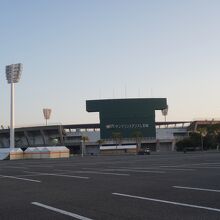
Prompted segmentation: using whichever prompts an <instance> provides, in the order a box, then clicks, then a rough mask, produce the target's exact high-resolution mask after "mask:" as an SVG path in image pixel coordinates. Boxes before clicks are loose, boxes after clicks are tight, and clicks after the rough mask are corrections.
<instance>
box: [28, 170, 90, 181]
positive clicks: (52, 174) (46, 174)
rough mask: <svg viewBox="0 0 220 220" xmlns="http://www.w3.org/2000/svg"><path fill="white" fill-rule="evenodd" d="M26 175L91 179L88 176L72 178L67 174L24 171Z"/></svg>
mask: <svg viewBox="0 0 220 220" xmlns="http://www.w3.org/2000/svg"><path fill="white" fill-rule="evenodd" d="M24 172H25V173H33V174H40V175H42V176H43V175H45V176H60V177H69V178H78V179H89V177H87V176H71V175H65V174H57V173H40V172H31V171H24Z"/></svg>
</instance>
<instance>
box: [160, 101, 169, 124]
mask: <svg viewBox="0 0 220 220" xmlns="http://www.w3.org/2000/svg"><path fill="white" fill-rule="evenodd" d="M161 111H162V115H163V116H164V117H165V122H166V121H167V120H166V117H167V114H168V105H167V107H166V108H165V109H163V110H161Z"/></svg>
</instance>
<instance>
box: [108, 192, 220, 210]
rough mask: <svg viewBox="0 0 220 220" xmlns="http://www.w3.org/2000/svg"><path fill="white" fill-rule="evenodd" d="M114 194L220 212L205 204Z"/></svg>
mask: <svg viewBox="0 0 220 220" xmlns="http://www.w3.org/2000/svg"><path fill="white" fill-rule="evenodd" d="M112 194H113V195H116V196H123V197H129V198H133V199H142V200H148V201H153V202H160V203H166V204H172V205H178V206H184V207H190V208H197V209H205V210H209V211H215V212H220V209H217V208H211V207H205V206H199V205H191V204H186V203H180V202H172V201H167V200H161V199H153V198H148V197H141V196H133V195H128V194H122V193H112Z"/></svg>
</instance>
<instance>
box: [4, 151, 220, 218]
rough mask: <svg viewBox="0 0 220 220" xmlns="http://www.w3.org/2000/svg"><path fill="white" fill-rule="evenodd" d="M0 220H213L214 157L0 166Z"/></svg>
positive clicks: (219, 191) (219, 156) (219, 187)
mask: <svg viewBox="0 0 220 220" xmlns="http://www.w3.org/2000/svg"><path fill="white" fill-rule="evenodd" d="M0 219H1V220H5V219H10V220H13V219H16V220H20V219H21V220H24V219H31V220H34V219H38V220H39V219H47V220H48V219H82V220H87V219H97V220H98V219H100V220H107V219H131V220H134V219H135V220H136V219H144V220H146V219H147V220H154V219H156V220H171V219H172V220H173V219H178V220H179V219H187V220H197V219H201V220H202V219H203V220H205V219H208V220H212V219H216V220H217V219H218V220H219V219H220V153H198V152H196V153H187V154H183V153H176V154H152V155H150V156H112V157H107V156H102V157H101V156H100V157H97V156H94V157H84V158H81V157H74V158H71V159H65V160H64V159H62V160H61V159H59V160H58V159H56V160H55V159H54V160H22V161H0Z"/></svg>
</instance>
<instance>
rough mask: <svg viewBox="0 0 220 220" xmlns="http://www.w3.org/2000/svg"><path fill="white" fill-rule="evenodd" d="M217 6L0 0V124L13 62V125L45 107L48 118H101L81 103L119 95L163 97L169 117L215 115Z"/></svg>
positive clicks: (37, 118) (213, 0)
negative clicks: (17, 75)
mask: <svg viewBox="0 0 220 220" xmlns="http://www.w3.org/2000/svg"><path fill="white" fill-rule="evenodd" d="M219 12H220V1H219V0H184V1H177V0H166V1H165V0H161V1H159V0H151V1H150V0H149V1H148V0H37V1H34V0H32V1H31V0H0V30H1V31H0V61H1V62H0V73H1V74H0V76H1V77H0V91H1V92H0V106H1V110H0V124H3V125H8V124H9V103H10V102H9V101H10V99H9V98H10V87H9V85H8V84H7V83H6V80H5V65H8V64H11V63H17V62H22V63H23V65H24V70H23V74H22V78H21V81H20V83H19V84H17V85H16V124H17V125H29V124H41V123H44V120H43V115H42V108H44V107H50V108H52V109H53V112H52V117H51V120H50V122H51V123H57V122H60V123H89V122H98V114H96V113H87V112H86V110H85V100H87V99H99V98H124V97H125V96H126V97H128V98H132V97H142V98H143V97H146V98H148V97H154V98H160V97H166V98H167V100H168V105H169V115H168V117H167V120H193V119H197V118H220V102H219V94H220V28H219V27H220V13H219ZM125 91H126V92H125ZM156 119H157V121H160V120H163V117H162V116H161V112H158V113H157V118H156Z"/></svg>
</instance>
